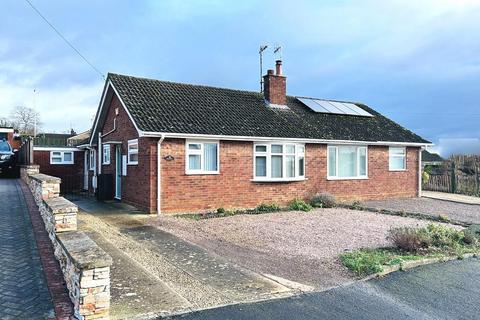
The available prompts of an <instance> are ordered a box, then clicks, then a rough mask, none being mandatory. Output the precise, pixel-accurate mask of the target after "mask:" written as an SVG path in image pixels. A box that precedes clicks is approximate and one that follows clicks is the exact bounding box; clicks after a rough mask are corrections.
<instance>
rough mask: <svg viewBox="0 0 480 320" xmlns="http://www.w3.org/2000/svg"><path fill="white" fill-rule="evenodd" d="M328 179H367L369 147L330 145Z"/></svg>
mask: <svg viewBox="0 0 480 320" xmlns="http://www.w3.org/2000/svg"><path fill="white" fill-rule="evenodd" d="M327 159H328V160H327V167H328V168H327V171H328V179H332V180H333V179H366V178H367V176H368V173H367V172H368V170H367V168H368V163H367V162H368V161H367V147H365V146H328V155H327Z"/></svg>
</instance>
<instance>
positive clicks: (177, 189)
mask: <svg viewBox="0 0 480 320" xmlns="http://www.w3.org/2000/svg"><path fill="white" fill-rule="evenodd" d="M184 152H185V140H184V139H166V140H165V141H164V142H163V144H162V212H164V213H169V212H189V211H199V210H205V209H215V208H219V207H224V208H244V207H255V206H257V205H258V204H260V203H262V202H276V203H279V204H286V203H287V202H289V201H290V200H292V199H293V198H294V197H300V198H308V197H310V196H311V195H313V194H315V193H318V192H330V193H332V194H334V195H335V196H336V197H337V198H338V199H340V200H361V199H384V198H393V197H415V196H416V195H417V192H418V148H408V152H407V171H404V172H389V171H388V147H380V146H370V147H369V148H368V173H369V179H368V180H341V181H328V180H327V179H326V177H327V146H326V145H319V144H307V145H306V164H305V173H306V177H307V178H308V180H305V181H298V182H275V183H259V182H252V181H251V179H252V178H253V176H252V175H253V154H252V153H253V146H252V143H251V142H236V141H221V142H220V174H218V175H186V174H185V154H184ZM167 155H171V156H173V157H174V160H173V161H166V160H165V159H163V158H164V157H165V156H167Z"/></svg>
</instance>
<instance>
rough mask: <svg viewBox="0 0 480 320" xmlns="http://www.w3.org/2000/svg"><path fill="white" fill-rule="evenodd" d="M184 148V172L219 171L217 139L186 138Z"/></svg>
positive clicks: (211, 172)
mask: <svg viewBox="0 0 480 320" xmlns="http://www.w3.org/2000/svg"><path fill="white" fill-rule="evenodd" d="M185 149H186V152H185V157H186V158H185V163H186V166H185V173H186V174H218V173H219V172H220V143H219V142H218V141H193V140H187V141H186V144H185Z"/></svg>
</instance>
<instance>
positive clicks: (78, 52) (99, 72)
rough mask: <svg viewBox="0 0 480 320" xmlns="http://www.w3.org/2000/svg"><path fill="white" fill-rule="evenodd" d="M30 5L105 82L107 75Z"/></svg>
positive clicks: (27, 0) (28, 0) (28, 1)
mask: <svg viewBox="0 0 480 320" xmlns="http://www.w3.org/2000/svg"><path fill="white" fill-rule="evenodd" d="M25 1H26V2H27V3H28V4H29V5H30V7H32V9H33V10H34V11H35V12H36V13H37V14H38V15H39V16H40V18H42V19H43V21H45V22H46V23H47V24H48V25H49V26H50V28H52V29H53V31H55V33H56V34H57V35H58V36H59V37H60V38H61V39H62V40H63V41H64V42H65V43H66V44H67V45H68V46H69V47H70V48H71V49H72V50H73V51H75V53H76V54H77V55H78V56H79V57H80V58H82V60H83V61H85V62H86V63H87V64H88V65H89V66H90V67H91V68H92V69H93V70H94V71H95V72H96V73H98V74H99V75H100V76H101V77H102V79H103V80H105V75H104V74H103V73H102V72H101V71H100V70H98V68H97V67H95V66H94V65H93V63H91V62H90V61H88V59H87V58H86V57H85V56H84V55H83V54H82V53H81V52H80V51H79V50H78V49H77V48H75V46H74V45H73V44H72V43H71V42H70V41H68V39H67V38H65V37H64V36H63V34H62V33H61V32H60V31H59V30H58V29H57V28H55V26H54V25H53V24H52V23H51V22H50V21H48V19H47V18H46V17H45V16H44V15H43V14H42V13H41V12H40V11H39V10H38V9H37V8H36V7H35V6H34V5H33V4H32V3H31V2H30V0H25Z"/></svg>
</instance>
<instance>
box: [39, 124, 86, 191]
mask: <svg viewBox="0 0 480 320" xmlns="http://www.w3.org/2000/svg"><path fill="white" fill-rule="evenodd" d="M89 132H90V131H86V132H83V133H80V134H78V135H76V134H75V132H73V131H72V132H71V133H70V134H61V133H42V134H39V135H37V137H35V138H34V140H33V141H34V144H33V161H34V163H35V164H38V165H40V172H41V173H44V174H48V175H52V176H55V177H59V178H61V179H62V183H61V184H60V188H61V190H60V191H61V193H67V192H75V191H80V190H83V189H85V190H87V189H88V186H85V185H84V184H83V183H84V181H85V177H84V172H85V158H86V151H85V149H86V148H85V146H81V145H82V143H83V144H84V143H86V142H88V138H89Z"/></svg>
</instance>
